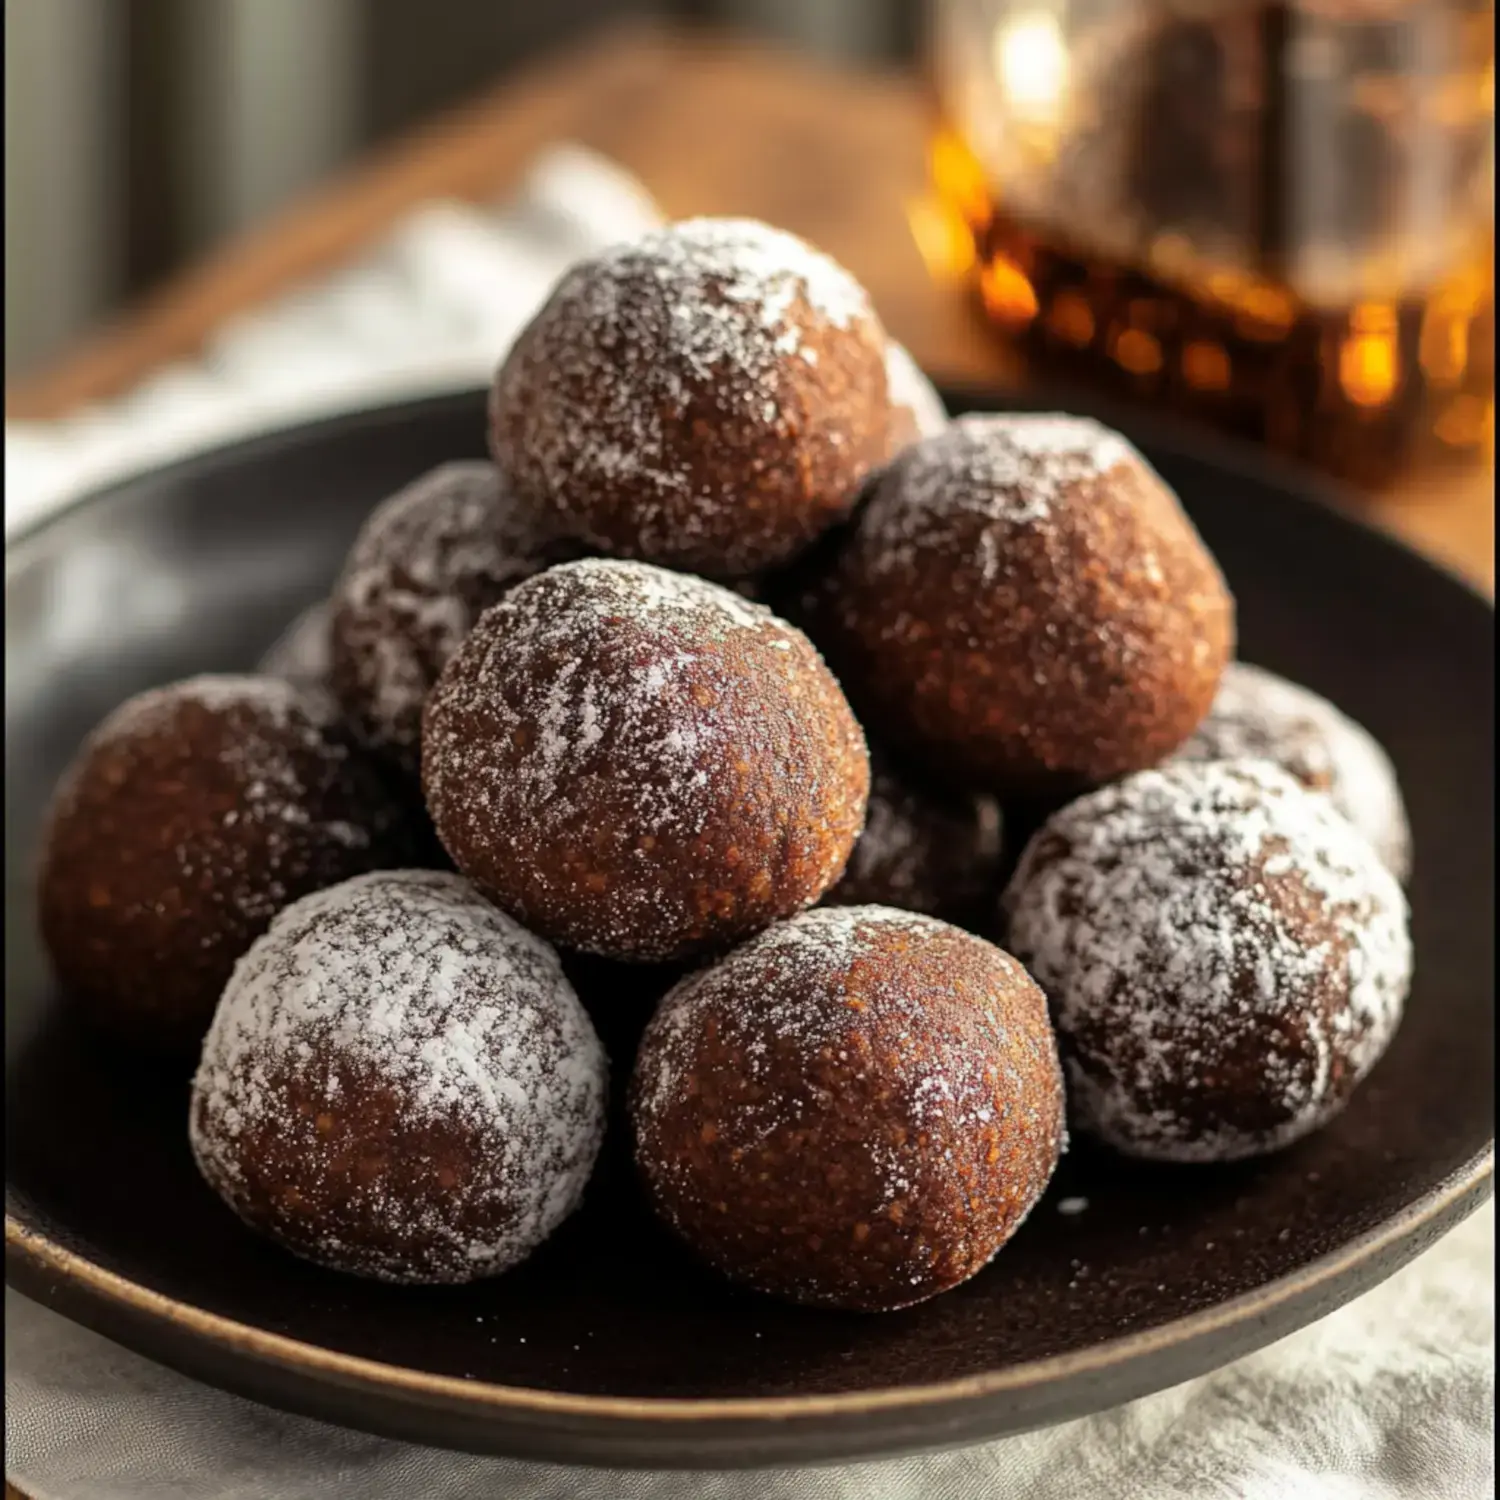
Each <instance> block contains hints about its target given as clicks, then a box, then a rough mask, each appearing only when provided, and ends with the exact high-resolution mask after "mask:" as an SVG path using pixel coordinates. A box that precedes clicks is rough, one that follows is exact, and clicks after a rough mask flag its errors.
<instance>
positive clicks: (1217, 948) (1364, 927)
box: [1006, 760, 1411, 1160]
mask: <svg viewBox="0 0 1500 1500" xmlns="http://www.w3.org/2000/svg"><path fill="white" fill-rule="evenodd" d="M1006 906H1007V909H1008V913H1009V918H1010V941H1011V946H1012V947H1013V948H1014V950H1015V951H1016V952H1017V953H1018V954H1019V955H1020V956H1021V957H1022V959H1023V960H1024V961H1025V962H1026V963H1027V965H1028V967H1029V968H1030V969H1031V971H1032V972H1033V973H1034V974H1035V975H1036V977H1037V979H1038V981H1039V982H1040V983H1041V984H1042V986H1043V988H1044V989H1045V990H1046V991H1047V993H1048V996H1049V998H1050V1000H1051V1001H1052V1004H1053V1007H1054V1010H1055V1015H1056V1020H1057V1024H1058V1028H1059V1031H1060V1033H1061V1034H1062V1036H1063V1037H1064V1039H1065V1056H1066V1057H1067V1061H1068V1067H1069V1078H1070V1082H1071V1085H1072V1091H1071V1092H1072V1098H1073V1102H1074V1105H1075V1107H1076V1109H1077V1110H1078V1112H1079V1118H1080V1119H1081V1120H1083V1121H1085V1122H1086V1124H1087V1126H1088V1128H1090V1129H1092V1130H1093V1131H1095V1132H1096V1133H1098V1134H1100V1135H1102V1136H1103V1137H1104V1138H1106V1139H1107V1140H1110V1141H1112V1142H1113V1143H1115V1144H1117V1145H1119V1146H1121V1147H1122V1148H1123V1149H1125V1150H1128V1151H1133V1152H1136V1153H1138V1154H1142V1155H1148V1156H1158V1157H1165V1158H1170V1159H1176V1160H1220V1159H1228V1158H1233V1157H1237V1156H1244V1155H1253V1154H1256V1153H1258V1152H1261V1151H1267V1150H1272V1149H1275V1148H1276V1147H1278V1146H1281V1145H1284V1144H1286V1143H1287V1142H1289V1141H1292V1140H1295V1139H1297V1138H1298V1137H1299V1136H1301V1135H1304V1134H1306V1133H1307V1132H1308V1131H1310V1130H1312V1129H1314V1128H1316V1127H1317V1126H1318V1125H1320V1124H1322V1123H1323V1122H1324V1121H1325V1120H1326V1119H1328V1118H1329V1117H1330V1116H1331V1115H1332V1114H1333V1113H1336V1112H1337V1110H1338V1109H1339V1108H1341V1107H1342V1105H1343V1104H1344V1102H1345V1101H1346V1100H1347V1097H1348V1093H1349V1090H1350V1089H1351V1088H1352V1087H1353V1084H1354V1082H1356V1081H1357V1080H1358V1079H1359V1078H1362V1077H1363V1076H1364V1074H1365V1073H1367V1072H1368V1071H1369V1069H1370V1068H1371V1067H1372V1066H1373V1065H1374V1063H1375V1061H1376V1059H1377V1058H1378V1057H1379V1056H1380V1054H1381V1053H1382V1052H1383V1051H1384V1050H1385V1047H1386V1045H1387V1043H1388V1042H1389V1040H1390V1038H1391V1035H1392V1033H1393V1032H1394V1030H1395V1027H1396V1025H1397V1022H1398V1021H1399V1019H1400V1015H1401V1009H1402V1004H1403V1002H1404V1000H1405V996H1406V991H1407V987H1408V984H1409V981H1410V973H1411V943H1410V938H1409V936H1408V933H1407V909H1406V901H1405V898H1404V897H1403V896H1402V893H1401V890H1400V887H1399V885H1398V884H1397V883H1396V881H1395V879H1394V878H1393V877H1392V876H1391V874H1390V872H1389V871H1388V870H1387V869H1385V867H1384V866H1383V865H1381V864H1380V862H1379V861H1378V860H1377V859H1376V858H1375V857H1374V855H1373V852H1372V851H1371V849H1370V848H1369V846H1368V844H1367V843H1366V842H1365V841H1364V839H1362V838H1361V837H1360V836H1359V835H1358V834H1357V833H1355V832H1354V830H1353V829H1351V828H1350V827H1349V825H1348V824H1347V823H1346V822H1345V821H1344V819H1343V818H1341V817H1340V816H1339V815H1338V814H1337V812H1336V811H1335V810H1334V809H1333V807H1332V806H1331V805H1330V804H1329V802H1328V801H1327V799H1326V798H1324V797H1321V796H1318V795H1315V794H1312V793H1308V792H1306V791H1304V790H1303V789H1302V788H1301V787H1300V786H1298V785H1297V783H1296V782H1294V781H1293V780H1292V779H1291V778H1290V777H1288V776H1287V775H1286V774H1285V773H1284V772H1282V771H1280V770H1279V769H1278V768H1276V767H1275V766H1273V765H1271V764H1269V763H1268V762H1264V761H1254V760H1251V761H1232V762H1211V763H1205V764H1201V765H1195V764H1184V765H1176V766H1170V767H1167V768H1164V769H1162V770H1159V771H1147V772H1142V773H1140V774H1139V775H1136V776H1132V777H1129V778H1127V779H1126V780H1125V781H1123V782H1120V783H1117V784H1116V785H1114V786H1110V787H1106V788H1105V789H1104V790H1102V791H1099V792H1096V793H1093V794H1092V795H1090V796H1087V797H1084V798H1081V799H1080V800H1079V801H1077V802H1074V803H1072V804H1071V805H1069V806H1068V807H1066V808H1064V809H1063V811H1062V812H1060V813H1058V814H1056V815H1055V816H1054V817H1053V818H1052V819H1051V820H1050V821H1049V822H1048V823H1047V824H1046V826H1045V827H1044V828H1043V829H1042V831H1041V832H1040V833H1039V834H1038V835H1037V836H1036V837H1035V838H1034V839H1033V841H1032V843H1031V844H1030V845H1029V846H1028V848H1027V850H1026V853H1025V855H1024V856H1023V858H1022V860H1021V864H1020V866H1019V868H1018V869H1017V871H1016V874H1015V876H1014V878H1013V880H1012V882H1011V885H1010V888H1009V890H1008V891H1007V893H1006ZM1070 1048H1071V1055H1069V1049H1070ZM1246 1048H1251V1049H1257V1050H1256V1055H1257V1058H1258V1061H1257V1063H1256V1076H1254V1077H1253V1080H1252V1081H1247V1080H1246V1079H1245V1077H1244V1076H1243V1070H1244V1068H1245V1066H1246V1064H1245V1060H1244V1059H1245V1056H1246V1052H1245V1049H1246ZM1226 1077H1228V1078H1230V1079H1231V1080H1235V1081H1232V1082H1230V1083H1229V1084H1226V1083H1225V1082H1224V1079H1225V1078H1226ZM1226 1089H1228V1090H1230V1093H1229V1094H1226V1093H1225V1090H1226ZM1247 1092H1248V1094H1249V1095H1250V1097H1249V1098H1248V1100H1247V1099H1245V1098H1244V1097H1243V1096H1244V1095H1245V1094H1246V1093H1247ZM1241 1104H1243V1105H1244V1106H1245V1108H1246V1109H1248V1110H1250V1112H1251V1116H1253V1117H1254V1118H1255V1119H1256V1121H1257V1124H1255V1125H1254V1126H1251V1125H1247V1124H1245V1123H1244V1120H1245V1119H1246V1118H1250V1117H1251V1116H1246V1115H1243V1114H1242V1115H1241V1117H1240V1118H1239V1119H1238V1120H1237V1119H1236V1118H1235V1115H1234V1111H1235V1109H1236V1108H1237V1107H1238V1106H1239V1105H1241Z"/></svg>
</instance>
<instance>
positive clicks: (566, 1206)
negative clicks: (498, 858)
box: [189, 870, 606, 1282]
mask: <svg viewBox="0 0 1500 1500" xmlns="http://www.w3.org/2000/svg"><path fill="white" fill-rule="evenodd" d="M605 1073H606V1067H605V1061H604V1052H603V1049H602V1048H601V1047H600V1045H599V1039H598V1037H597V1036H596V1035H595V1034H594V1029H593V1027H592V1026H591V1025H590V1024H589V1020H588V1017H587V1016H586V1015H585V1014H584V1011H583V1007H582V1006H581V1005H580V1004H579V1002H578V998H577V996H576V995H575V994H574V993H573V990H572V988H571V986H570V985H569V984H568V982H567V980H566V979H565V978H564V977H563V972H562V969H561V967H560V965H559V963H558V958H557V954H556V953H555V952H554V951H553V950H552V949H551V948H550V947H548V945H547V944H546V943H544V942H542V941H541V940H540V939H539V938H535V937H533V936H532V935H531V934H530V933H529V932H527V931H525V930H524V929H523V928H521V927H520V926H518V925H517V924H516V923H515V922H513V921H511V919H510V918H509V917H507V916H506V915H505V914H504V913H503V912H499V911H496V910H495V908H494V907H493V906H491V905H490V904H489V903H488V902H486V901H485V900H484V899H483V898H482V897H481V896H479V895H478V894H477V893H476V892H475V891H474V889H473V888H472V887H471V886H470V885H469V884H468V882H467V881H464V880H462V879H460V878H459V877H458V876H456V875H446V874H438V873H435V872H427V871H412V870H402V871H393V872H386V873H379V874H373V875H363V876H360V877H358V878H357V879H354V880H349V881H346V882H345V883H344V884H342V885H338V886H335V887H333V888H332V889H331V890H326V891H320V892H318V893H316V894H315V895H312V896H308V897H306V898H304V899H303V900H301V901H298V902H297V903H296V904H295V905H293V906H290V907H288V908H287V909H286V910H285V911H283V912H282V913H281V914H280V916H278V917H277V918H276V920H275V921H274V922H273V923H272V924H271V928H270V931H268V932H267V933H265V934H264V935H263V936H262V937H260V938H259V939H257V940H256V942H255V944H254V946H253V947H252V948H251V949H250V951H249V952H248V953H247V954H246V955H245V957H244V959H243V960H242V961H241V962H240V963H239V964H238V965H237V966H236V968H235V971H234V976H233V978H232V979H231V980H230V982H229V987H228V988H227V989H226V990H225V992H224V998H223V1000H222V1001H221V1003H220V1005H219V1008H218V1010H217V1011H216V1012H215V1015H214V1020H213V1025H212V1027H211V1028H210V1029H209V1033H208V1038H207V1040H206V1041H205V1043H204V1048H203V1060H202V1062H201V1064H200V1065H199V1068H198V1074H197V1077H196V1079H195V1080H194V1083H193V1099H192V1109H191V1114H190V1130H189V1134H190V1138H191V1141H192V1146H193V1154H194V1156H195V1157H196V1159H197V1162H198V1166H199V1169H200V1170H201V1171H202V1173H203V1175H204V1177H205V1178H206V1179H207V1181H208V1183H209V1185H210V1186H211V1187H213V1189H214V1190H215V1191H216V1192H217V1193H218V1194H219V1196H220V1197H222V1198H223V1199H224V1201H225V1202H226V1203H227V1204H228V1205H229V1206H230V1207H231V1208H232V1209H233V1210H234V1211H235V1212H236V1213H237V1214H238V1215H239V1216H240V1217H241V1218H242V1219H243V1220H244V1221H245V1222H246V1223H247V1224H249V1225H250V1226H251V1227H252V1228H254V1229H257V1230H259V1231H261V1232H262V1233H263V1234H266V1235H269V1236H270V1237H271V1238H272V1239H274V1240H276V1241H277V1242H278V1243H279V1244H281V1245H283V1246H285V1247H286V1248H287V1249H289V1250H292V1251H294V1252H295V1253H296V1254H298V1255H301V1256H305V1257H306V1258H307V1259H309V1260H314V1261H317V1262H318V1263H319V1264H321V1265H325V1266H331V1267H333V1268H334V1269H335V1270H340V1271H352V1272H354V1273H355V1274H357V1275H361V1276H371V1277H375V1278H378V1279H380V1280H383V1281H403V1282H460V1281H473V1280H476V1279H478V1278H479V1277H482V1276H494V1275H497V1274H498V1273H499V1272H501V1271H505V1270H507V1269H509V1268H510V1267H511V1266H513V1265H515V1264H516V1263H517V1262H518V1261H520V1260H523V1259H524V1258H525V1257H526V1256H528V1255H529V1254H530V1253H531V1252H532V1251H533V1250H535V1249H536V1247H537V1246H538V1245H540V1244H541V1243H542V1241H543V1240H544V1239H546V1238H547V1236H548V1235H549V1234H551V1233H552V1231H553V1230H554V1229H555V1228H556V1227H557V1225H558V1224H559V1223H560V1222H561V1221H562V1220H563V1219H564V1218H566V1217H567V1215H568V1214H569V1213H571V1212H572V1211H573V1209H574V1208H575V1207H576V1206H577V1204H578V1202H579V1199H580V1198H581V1197H582V1195H583V1190H584V1186H585V1184H586V1183H587V1182H588V1177H589V1171H590V1169H591V1168H592V1166H593V1163H594V1158H595V1156H596V1155H597V1153H598V1150H599V1142H600V1138H601V1136H602V1135H603V1131H604V1101H605V1094H606V1077H605Z"/></svg>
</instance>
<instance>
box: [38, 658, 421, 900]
mask: <svg viewBox="0 0 1500 1500" xmlns="http://www.w3.org/2000/svg"><path fill="white" fill-rule="evenodd" d="M194 709H201V710H203V711H205V712H206V713H208V714H212V715H215V716H220V717H223V718H224V719H225V721H226V723H225V727H224V729H223V731H222V733H220V734H217V735H216V736H215V739H216V741H217V740H222V745H221V748H220V749H219V752H218V754H219V759H220V761H221V763H222V764H223V766H224V767H225V768H226V769H228V770H229V771H230V772H231V773H232V774H233V777H234V782H235V785H236V786H237V788H238V797H237V800H236V802H235V805H234V806H233V807H231V808H229V809H228V810H227V811H226V812H225V814H224V816H223V822H222V829H221V830H220V831H218V832H215V831H214V830H211V829H200V830H198V834H197V837H195V838H194V839H192V840H189V841H187V842H184V843H183V844H181V845H180V846H179V847H178V848H177V850H176V862H177V873H178V876H179V878H180V880H181V881H182V882H183V884H184V885H185V886H188V887H197V886H199V885H201V884H203V883H204V882H205V881H208V882H210V883H211V885H212V888H213V890H214V893H215V894H214V897H213V899H214V900H215V901H216V902H218V903H220V904H224V905H227V906H229V907H230V908H232V909H233V910H234V911H235V912H236V913H237V914H238V915H239V917H240V918H242V919H243V920H244V921H246V922H249V923H252V924H255V923H263V922H265V921H268V920H269V919H270V918H271V916H272V915H273V914H274V913H275V912H277V911H279V910H280V909H281V908H282V907H283V906H284V905H285V904H286V902H287V900H288V899H289V898H290V896H291V895H292V894H294V892H295V890H296V888H297V887H298V886H299V885H301V886H303V887H304V888H305V885H306V882H307V881H308V879H309V877H310V871H309V870H308V869H307V868H305V866H306V864H307V862H308V861H309V860H310V859H311V860H312V861H313V862H314V864H316V865H318V866H323V865H327V864H329V862H330V860H332V861H334V862H335V865H334V867H336V866H337V864H342V865H343V867H344V868H345V869H346V870H347V869H348V868H350V861H353V862H354V863H353V868H355V869H357V868H359V867H360V864H361V863H362V862H365V861H368V862H369V863H376V862H378V860H379V854H380V851H381V847H382V846H383V845H384V844H385V842H386V841H387V839H388V838H389V837H390V836H391V835H392V833H393V831H395V829H396V826H397V824H398V822H399V821H400V817H399V812H398V810H397V809H396V808H395V807H394V806H393V805H391V804H390V803H389V802H388V799H387V798H386V796H385V795H384V794H383V792H381V791H379V790H376V789H375V787H374V785H373V783H372V782H371V781H370V778H369V777H368V776H364V775H361V776H360V777H358V778H356V780H355V781H354V782H353V783H352V785H351V786H349V787H346V786H345V785H344V784H345V783H347V782H349V777H350V768H349V763H350V759H351V754H352V752H351V749H350V747H349V745H348V744H347V743H346V742H345V738H344V733H343V731H342V729H341V727H340V725H339V722H338V715H337V711H336V710H335V708H334V705H333V704H332V703H331V702H330V701H329V700H328V698H327V697H326V696H325V695H324V694H322V693H318V692H308V691H304V690H303V689H301V688H299V687H297V686H296V685H295V684H293V683H291V682H287V681H285V680H283V679H281V678H276V677H255V676H235V675H229V674H224V675H205V676H200V677H193V678H188V679H186V680H184V681H182V682H177V683H172V684H170V685H168V686H166V687H162V688H155V689H151V690H149V691H147V692H144V693H140V694H138V695H137V696H136V697H134V698H132V699H130V700H128V701H127V702H126V703H124V704H122V705H121V707H120V708H119V709H117V710H116V711H115V712H114V713H113V714H111V715H110V716H109V717H108V718H107V719H105V720H104V722H103V723H102V724H100V725H99V727H98V728H97V729H96V730H95V731H94V733H93V734H92V735H91V736H90V738H89V744H88V748H86V750H85V752H84V754H83V755H81V756H80V757H79V760H78V761H77V762H75V764H76V765H83V764H85V763H86V762H87V759H88V757H90V756H91V755H93V754H96V753H97V752H98V751H99V750H100V749H101V748H102V747H104V746H111V747H114V753H116V754H121V755H127V756H128V755H129V754H130V751H129V750H128V748H127V747H128V746H130V745H131V744H132V742H133V743H135V744H137V745H140V744H147V743H149V742H150V741H152V740H153V739H155V738H157V737H158V736H166V737H168V738H174V737H176V736H178V735H180V734H181V733H182V732H183V725H184V717H183V716H184V714H185V713H191V712H192V710H194ZM310 775H311V776H312V777H313V778H314V780H309V776H310ZM314 783H315V784H314ZM335 785H338V786H339V787H340V788H341V790H340V792H339V794H338V795H337V796H336V797H330V788H332V787H333V786H335ZM355 788H357V789H358V790H359V791H360V792H361V793H363V796H360V795H352V794H351V793H352V792H353V790H354V789H355ZM67 795H68V792H67V787H66V785H65V787H64V789H63V791H62V792H61V793H60V795H59V803H58V806H59V808H60V809H61V808H64V807H65V806H66V805H67ZM333 802H336V803H338V804H339V805H340V806H342V807H343V808H344V809H345V811H346V813H347V815H346V816H335V815H331V803H333ZM242 823H249V824H254V825H255V827H256V836H255V847H256V851H257V852H256V856H255V860H254V863H253V867H249V866H247V865H246V839H245V837H244V834H243V833H242V832H241V831H239V828H238V825H240V824H242ZM143 894H144V893H143ZM165 894H166V893H165V892H154V893H150V897H149V899H151V900H153V901H157V900H161V899H162V898H163V897H164V896H165Z"/></svg>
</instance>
